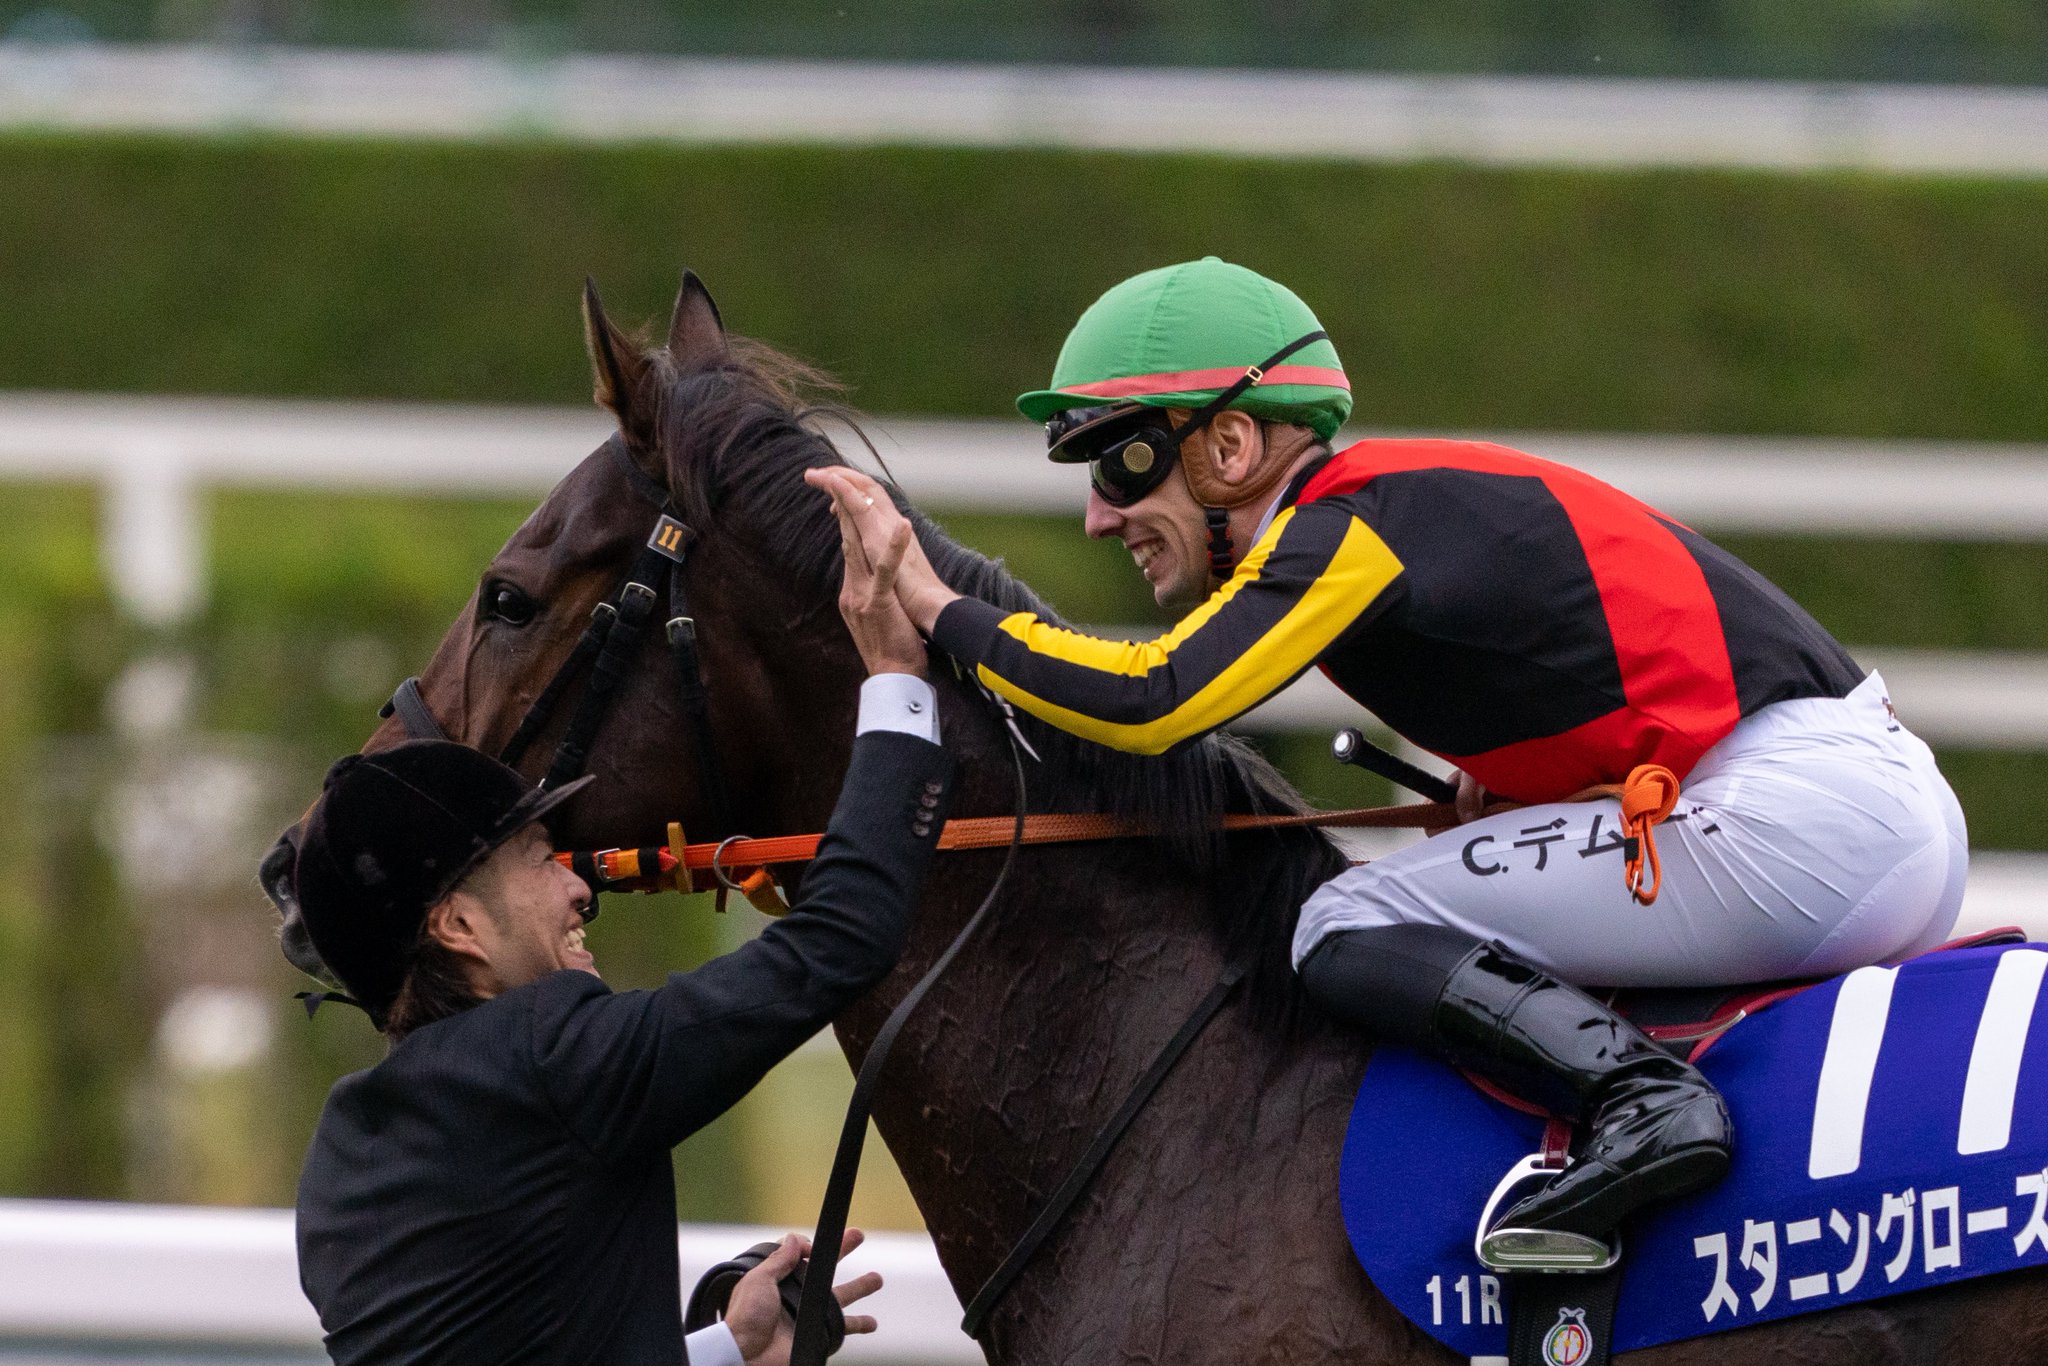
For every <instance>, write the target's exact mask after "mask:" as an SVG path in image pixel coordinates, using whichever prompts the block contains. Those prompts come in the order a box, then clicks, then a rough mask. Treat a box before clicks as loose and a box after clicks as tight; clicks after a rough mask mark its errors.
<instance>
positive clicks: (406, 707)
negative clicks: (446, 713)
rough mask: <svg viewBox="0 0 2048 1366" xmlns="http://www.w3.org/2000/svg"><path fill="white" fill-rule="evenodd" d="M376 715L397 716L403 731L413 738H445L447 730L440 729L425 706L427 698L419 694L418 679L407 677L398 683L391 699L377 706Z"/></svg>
mask: <svg viewBox="0 0 2048 1366" xmlns="http://www.w3.org/2000/svg"><path fill="white" fill-rule="evenodd" d="M377 715H379V716H382V717H385V718H387V719H388V718H390V717H391V716H393V715H396V716H397V717H398V724H399V725H401V726H404V727H405V733H406V734H407V735H409V736H411V737H412V738H413V739H415V740H446V739H447V738H448V732H447V731H445V730H442V729H441V723H440V722H439V721H436V720H435V719H434V713H433V712H432V711H430V710H428V708H427V699H425V698H424V697H421V696H420V681H419V679H417V678H408V679H406V680H405V682H403V683H401V684H399V685H398V687H397V689H396V691H394V692H393V693H392V694H391V700H390V701H389V702H386V703H385V704H384V705H383V706H381V707H379V708H377Z"/></svg>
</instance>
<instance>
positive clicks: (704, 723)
mask: <svg viewBox="0 0 2048 1366" xmlns="http://www.w3.org/2000/svg"><path fill="white" fill-rule="evenodd" d="M668 610H669V619H668V625H667V632H668V648H669V654H670V655H671V656H672V657H673V658H674V661H675V670H676V695H677V699H678V700H679V701H680V702H681V703H682V708H683V715H684V716H685V717H686V718H687V719H688V721H689V726H690V732H691V735H692V736H693V738H694V739H695V740H696V743H697V767H698V771H699V773H700V774H701V775H702V778H703V782H702V787H703V790H704V793H705V796H706V797H707V798H708V799H709V801H710V805H711V812H712V821H713V822H714V824H715V825H716V826H717V828H718V829H720V830H725V831H730V830H732V829H733V828H734V827H733V826H732V824H731V817H732V801H731V799H730V798H729V797H728V796H727V795H726V787H725V767H724V765H723V764H721V763H720V762H719V758H718V736H717V734H716V732H714V731H713V730H712V727H711V698H710V696H709V694H707V693H706V692H705V690H704V670H703V668H702V667H701V665H700V664H699V662H698V659H697V620H696V618H695V617H693V616H691V615H690V600H689V598H688V597H686V596H684V593H683V562H682V561H681V560H677V561H675V563H673V564H671V565H670V566H669V570H668Z"/></svg>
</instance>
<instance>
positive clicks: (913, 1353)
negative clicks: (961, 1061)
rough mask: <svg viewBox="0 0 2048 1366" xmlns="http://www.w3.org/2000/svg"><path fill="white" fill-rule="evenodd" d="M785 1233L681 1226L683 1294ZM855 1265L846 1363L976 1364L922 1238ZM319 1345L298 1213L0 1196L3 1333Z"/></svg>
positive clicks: (890, 1244)
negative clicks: (862, 1284) (872, 1278)
mask: <svg viewBox="0 0 2048 1366" xmlns="http://www.w3.org/2000/svg"><path fill="white" fill-rule="evenodd" d="M783 1232H784V1230H781V1229H768V1228H744V1227H738V1226H731V1225H710V1224H706V1225H684V1226H683V1227H682V1228H681V1229H680V1230H679V1231H678V1234H679V1245H680V1249H681V1254H682V1283H683V1288H684V1293H686V1294H687V1293H688V1290H689V1287H691V1286H693V1285H695V1284H696V1282H697V1277H699V1276H700V1275H702V1274H703V1273H704V1271H705V1270H706V1269H707V1268H708V1267H710V1266H711V1265H713V1264H714V1263H716V1262H720V1261H723V1260H724V1259H726V1258H727V1257H730V1256H732V1255H733V1254H734V1253H737V1252H739V1251H741V1250H742V1249H744V1248H747V1247H750V1246H752V1245H753V1244H754V1243H758V1242H763V1241H766V1240H769V1239H773V1238H778V1237H780V1236H781V1235H782V1233H783ZM847 1270H848V1273H849V1274H853V1273H856V1272H860V1271H871V1270H872V1271H880V1272H881V1273H882V1279H883V1282H884V1284H883V1288H882V1289H881V1290H880V1291H879V1292H878V1293H877V1294H876V1295H875V1296H874V1297H873V1298H872V1299H871V1300H869V1301H867V1302H866V1304H867V1305H871V1306H872V1307H873V1309H872V1312H873V1313H874V1314H875V1316H876V1317H877V1318H878V1319H879V1320H880V1321H881V1326H882V1329H881V1331H880V1332H879V1333H877V1334H876V1335H874V1336H873V1337H861V1338H852V1339H849V1340H848V1342H847V1346H846V1349H845V1352H844V1357H845V1359H847V1360H849V1361H888V1362H900V1363H904V1366H924V1364H925V1363H930V1366H945V1364H947V1363H953V1362H977V1363H978V1362H980V1361H981V1359H982V1356H981V1352H980V1350H979V1349H978V1348H976V1347H975V1345H974V1343H973V1341H972V1340H971V1339H970V1338H968V1337H967V1335H966V1334H964V1333H962V1332H961V1331H960V1329H959V1326H958V1325H959V1322H960V1305H959V1301H958V1300H957V1299H956V1298H955V1297H954V1295H953V1288H952V1285H951V1283H950V1282H948V1281H947V1280H946V1277H945V1273H944V1272H943V1271H941V1270H940V1269H939V1259H938V1254H937V1253H935V1252H934V1251H933V1250H932V1245H931V1240H930V1239H929V1238H927V1237H925V1236H924V1235H923V1234H921V1233H919V1234H909V1233H877V1234H870V1235H869V1237H868V1241H867V1244H866V1246H864V1247H863V1248H862V1249H861V1250H860V1251H859V1252H856V1253H855V1254H854V1255H853V1256H852V1257H851V1258H849V1259H848V1262H847ZM9 1338H13V1339H17V1340H18V1339H40V1340H45V1341H48V1340H55V1341H62V1342H80V1343H84V1342H91V1343H101V1344H105V1343H126V1344H130V1345H131V1346H134V1345H145V1344H147V1345H159V1346H162V1345H170V1344H182V1345H186V1346H190V1345H193V1344H204V1345H207V1346H212V1347H217V1348H247V1347H252V1346H261V1347H275V1348H307V1349H317V1348H318V1346H319V1343H320V1322H319V1319H318V1318H317V1317H316V1316H315V1315H314V1313H313V1306H312V1305H310V1304H308V1303H307V1302H306V1297H305V1295H304V1294H303V1293H302V1292H301V1291H300V1289H299V1273H298V1256H297V1250H296V1247H295V1245H294V1242H293V1236H292V1212H291V1211H290V1210H234V1209H208V1208H199V1207H181V1206H170V1205H120V1204H99V1203H86V1202H83V1201H64V1200H0V1343H4V1342H5V1341H6V1340H7V1339H9Z"/></svg>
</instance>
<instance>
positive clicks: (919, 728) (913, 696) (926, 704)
mask: <svg viewBox="0 0 2048 1366" xmlns="http://www.w3.org/2000/svg"><path fill="white" fill-rule="evenodd" d="M871 730H894V731H901V732H902V733H903V734H905V735H915V736H916V737H917V738H918V739H920V740H930V741H931V742H932V743H933V744H937V743H938V740H939V697H938V694H937V693H935V692H933V691H932V685H931V684H929V683H927V682H925V681H924V680H923V679H922V678H919V677H917V676H916V675H914V674H874V675H872V676H870V677H869V678H868V680H867V681H866V682H865V683H862V684H861V685H860V720H859V721H858V722H857V723H856V724H855V726H854V730H853V733H854V734H855V735H866V734H867V733H868V732H869V731H871Z"/></svg>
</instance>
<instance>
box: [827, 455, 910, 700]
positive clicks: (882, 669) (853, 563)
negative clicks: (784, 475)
mask: <svg viewBox="0 0 2048 1366" xmlns="http://www.w3.org/2000/svg"><path fill="white" fill-rule="evenodd" d="M830 491H831V493H832V507H833V510H834V511H835V512H836V513H837V514H838V517H839V550H840V553H841V554H842V555H844V556H845V557H846V572H845V574H844V575H843V576H841V578H840V581H839V615H840V616H842V617H844V618H846V629H847V631H848V632H850V633H851V634H852V636H853V643H854V645H855V646H856V647H857V648H858V649H859V650H860V659H861V663H863V664H865V665H867V666H868V672H869V673H870V674H885V673H897V674H914V675H915V676H917V677H918V678H923V677H925V671H926V665H925V651H924V641H923V640H921V639H919V638H918V634H917V627H915V626H914V625H912V624H911V621H910V615H909V613H907V612H905V611H904V610H903V604H902V603H901V602H899V601H897V599H896V576H897V573H898V572H899V571H900V570H901V569H902V567H903V557H904V554H905V553H906V552H907V551H908V550H909V549H910V547H911V545H913V544H914V543H915V540H916V538H915V537H913V536H912V535H911V527H910V523H909V522H908V521H906V520H905V519H904V518H902V517H900V516H899V517H898V518H897V519H896V525H895V527H894V528H892V530H891V533H890V536H889V539H888V541H887V542H886V543H885V544H884V545H883V546H882V547H881V555H880V557H879V558H870V556H869V555H868V548H867V545H866V544H865V543H864V542H863V541H862V540H861V537H860V532H859V531H858V530H857V529H856V528H855V526H854V522H853V518H852V517H851V516H850V515H849V513H848V512H847V510H846V506H845V504H846V498H845V495H844V493H843V491H842V490H840V489H839V488H837V487H834V488H833V489H831V490H830ZM890 511H892V512H893V511H895V509H894V508H893V507H892V508H891V509H890Z"/></svg>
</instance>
